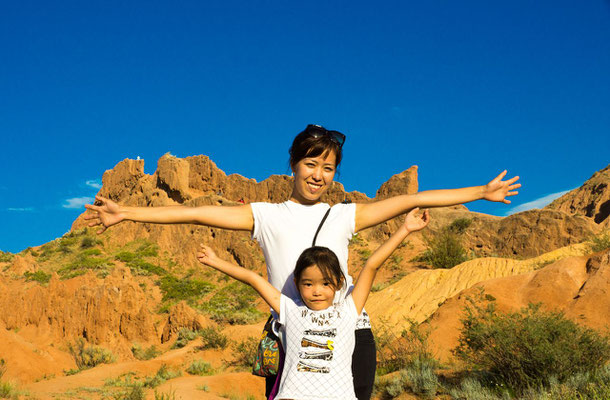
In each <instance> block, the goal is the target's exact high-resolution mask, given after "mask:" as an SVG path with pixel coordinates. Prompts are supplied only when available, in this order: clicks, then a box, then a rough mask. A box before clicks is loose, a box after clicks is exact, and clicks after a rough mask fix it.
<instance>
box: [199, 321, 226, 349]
mask: <svg viewBox="0 0 610 400" xmlns="http://www.w3.org/2000/svg"><path fill="white" fill-rule="evenodd" d="M199 334H200V335H201V342H202V344H201V348H202V349H224V348H226V347H227V345H228V344H229V339H228V338H227V336H226V335H225V334H224V333H222V331H221V330H220V328H216V327H213V326H209V327H207V328H203V329H202V330H201V331H199Z"/></svg>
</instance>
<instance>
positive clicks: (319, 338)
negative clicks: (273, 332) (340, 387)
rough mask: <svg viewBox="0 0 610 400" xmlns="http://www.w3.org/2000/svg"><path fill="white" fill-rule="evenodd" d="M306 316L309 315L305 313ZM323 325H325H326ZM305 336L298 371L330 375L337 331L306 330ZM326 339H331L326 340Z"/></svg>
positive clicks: (302, 341) (302, 339) (302, 340)
mask: <svg viewBox="0 0 610 400" xmlns="http://www.w3.org/2000/svg"><path fill="white" fill-rule="evenodd" d="M336 314H337V313H335V315H336ZM304 315H307V313H304ZM321 320H325V318H321ZM321 325H324V323H322V324H321ZM303 335H304V336H303V337H302V338H301V349H300V351H299V353H298V354H299V362H298V364H297V371H300V372H315V373H321V374H328V373H330V365H329V364H330V361H332V359H333V350H334V349H335V341H334V338H335V336H337V330H336V329H325V330H320V331H318V330H315V329H306V330H305V331H304V332H303ZM325 338H331V339H326V340H325ZM304 360H305V361H304Z"/></svg>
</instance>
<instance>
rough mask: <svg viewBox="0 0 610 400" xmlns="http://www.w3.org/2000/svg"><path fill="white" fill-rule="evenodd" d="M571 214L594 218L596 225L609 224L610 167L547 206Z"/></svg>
mask: <svg viewBox="0 0 610 400" xmlns="http://www.w3.org/2000/svg"><path fill="white" fill-rule="evenodd" d="M546 208H547V209H552V210H560V211H564V212H566V213H569V214H580V215H584V216H586V217H589V218H592V219H593V221H595V223H596V224H601V223H603V222H605V221H606V222H607V220H608V215H610V165H608V166H607V167H606V168H604V169H602V170H600V171H597V172H596V173H594V174H593V176H592V177H591V178H589V179H588V180H587V181H586V182H585V183H584V184H583V185H582V186H581V187H579V188H578V189H574V190H572V191H570V192H568V193H566V194H564V195H563V196H561V197H560V198H558V199H556V200H555V201H553V202H552V203H551V204H549V205H548V206H546Z"/></svg>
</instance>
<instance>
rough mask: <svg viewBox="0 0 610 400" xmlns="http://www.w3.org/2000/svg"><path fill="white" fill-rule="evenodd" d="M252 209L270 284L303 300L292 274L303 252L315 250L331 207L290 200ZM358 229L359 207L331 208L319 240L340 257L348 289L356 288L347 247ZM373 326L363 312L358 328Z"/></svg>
mask: <svg viewBox="0 0 610 400" xmlns="http://www.w3.org/2000/svg"><path fill="white" fill-rule="evenodd" d="M251 207H252V216H253V218H254V231H253V232H252V237H253V238H254V239H256V240H257V241H258V243H259V245H260V246H261V249H262V250H263V254H264V255H265V261H266V262H267V276H268V279H269V282H270V283H271V284H272V285H273V287H275V288H276V289H278V290H279V291H281V292H282V293H283V294H285V295H286V296H288V297H290V298H291V299H293V300H299V299H300V298H301V296H300V295H299V292H298V290H297V288H296V285H295V284H294V279H293V274H292V273H293V271H294V267H295V265H296V263H297V260H298V258H299V256H300V255H301V253H302V252H303V250H305V249H307V248H309V247H311V242H312V241H313V237H314V236H315V234H316V230H317V229H318V226H319V225H320V222H321V221H322V218H324V214H325V213H326V210H328V208H329V207H330V206H329V205H328V204H326V203H317V204H314V205H303V204H299V203H295V202H293V201H290V200H288V201H285V202H283V203H252V204H251ZM355 230H356V204H354V203H349V204H344V203H339V204H335V205H334V206H332V207H331V210H330V214H329V215H328V218H326V221H324V225H323V226H322V229H321V230H320V233H319V234H318V238H317V239H316V246H324V247H328V248H329V249H330V250H332V251H333V252H334V253H335V254H336V255H337V258H338V259H339V264H340V265H341V270H342V271H343V274H344V275H345V277H346V288H350V287H351V286H352V278H351V276H350V275H349V273H348V271H347V257H348V248H347V247H348V245H349V241H350V239H351V238H352V236H353V235H354V232H355ZM370 327H371V324H370V321H369V318H368V315H367V314H366V312H365V311H364V310H363V311H362V314H361V315H360V319H359V320H358V324H357V327H356V328H357V329H363V328H370Z"/></svg>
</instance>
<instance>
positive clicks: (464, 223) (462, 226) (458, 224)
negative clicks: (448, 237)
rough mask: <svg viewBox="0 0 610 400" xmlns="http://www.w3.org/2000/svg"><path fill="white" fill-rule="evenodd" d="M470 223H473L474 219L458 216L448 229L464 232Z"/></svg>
mask: <svg viewBox="0 0 610 400" xmlns="http://www.w3.org/2000/svg"><path fill="white" fill-rule="evenodd" d="M470 225H472V219H470V218H458V219H456V220H454V221H453V222H452V223H451V224H449V227H448V229H449V230H450V231H452V232H455V233H464V232H465V231H466V229H468V227H469V226H470Z"/></svg>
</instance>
